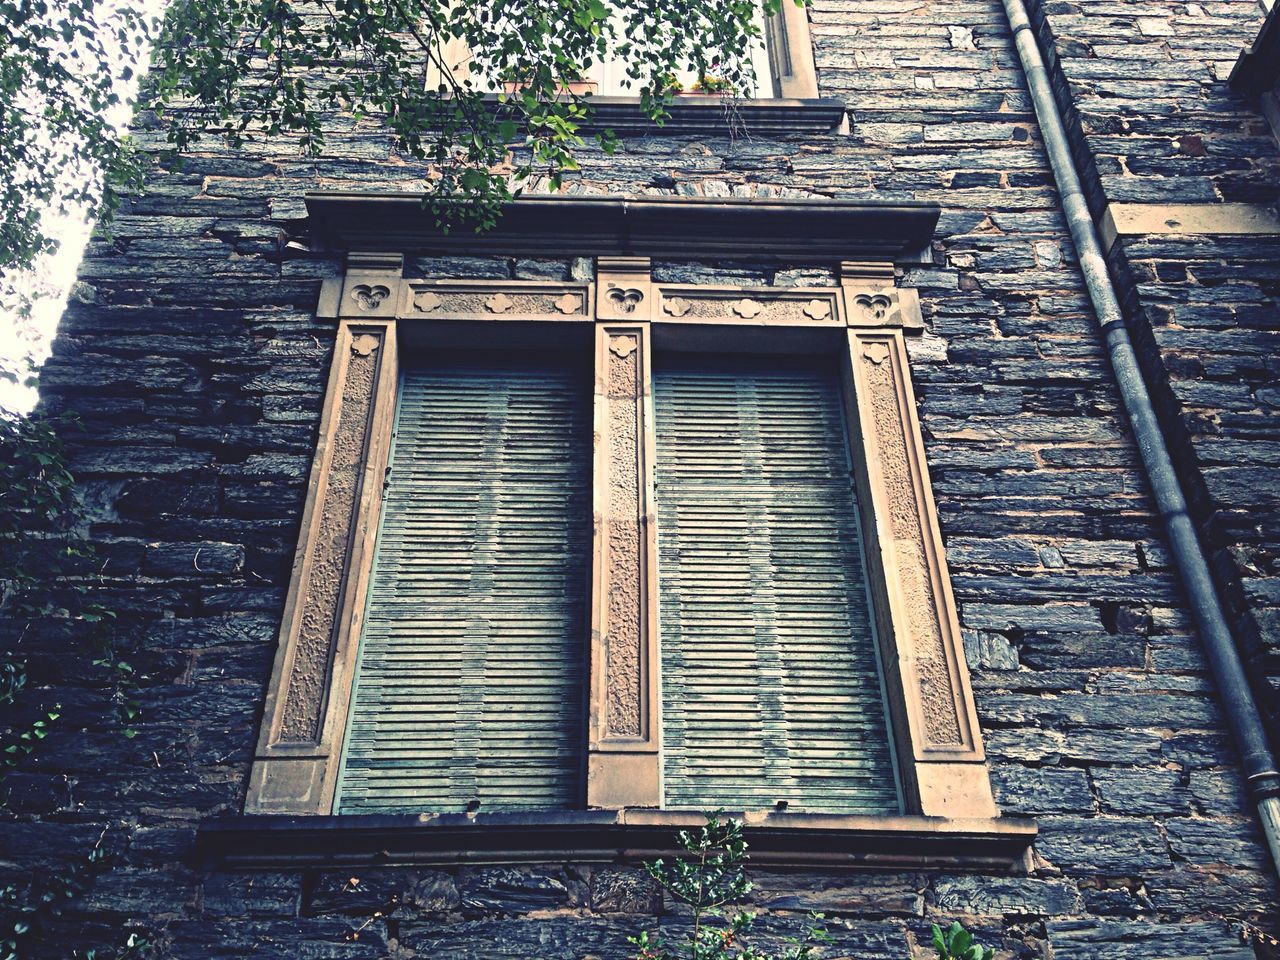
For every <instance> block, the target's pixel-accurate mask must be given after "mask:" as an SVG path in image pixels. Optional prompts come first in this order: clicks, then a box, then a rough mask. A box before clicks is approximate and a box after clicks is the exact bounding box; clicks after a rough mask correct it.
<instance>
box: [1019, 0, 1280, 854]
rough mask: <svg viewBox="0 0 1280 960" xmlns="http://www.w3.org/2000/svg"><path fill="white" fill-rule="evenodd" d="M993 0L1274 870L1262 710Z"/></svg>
mask: <svg viewBox="0 0 1280 960" xmlns="http://www.w3.org/2000/svg"><path fill="white" fill-rule="evenodd" d="M1002 2H1003V3H1004V10H1005V14H1006V16H1007V17H1008V18H1009V26H1010V28H1011V29H1012V30H1013V37H1014V43H1015V45H1016V46H1017V50H1018V58H1019V59H1020V60H1021V61H1022V69H1023V72H1024V73H1025V74H1026V77H1027V86H1028V88H1029V89H1030V91H1031V100H1032V103H1033V105H1034V107H1035V112H1036V119H1037V121H1038V122H1039V124H1040V132H1041V135H1042V137H1043V138H1044V144H1045V149H1046V150H1047V152H1048V154H1049V163H1050V165H1051V166H1052V168H1053V177H1054V180H1055V182H1056V183H1057V187H1058V193H1059V194H1060V195H1061V197H1062V208H1063V212H1064V213H1065V214H1066V217H1067V224H1068V226H1069V227H1070V228H1071V239H1072V240H1073V241H1074V242H1075V246H1076V253H1077V255H1078V256H1079V258H1080V270H1081V272H1082V273H1083V274H1084V282H1085V286H1086V287H1087V288H1088V290H1089V299H1090V300H1092V301H1093V308H1094V310H1095V311H1096V313H1097V316H1098V325H1099V326H1100V327H1101V329H1102V335H1103V339H1104V341H1105V343H1106V347H1107V356H1108V357H1109V358H1110V360H1111V368H1112V370H1113V371H1114V373H1115V378H1116V384H1117V385H1118V386H1119V388H1120V397H1121V399H1122V401H1123V403H1124V408H1125V412H1126V413H1127V414H1128V416H1129V424H1130V426H1131V427H1132V429H1133V435H1134V438H1135V439H1136V440H1137V443H1138V452H1139V453H1140V454H1141V457H1142V463H1143V465H1144V467H1145V468H1146V473H1147V480H1148V482H1149V483H1150V484H1151V495H1152V497H1153V498H1154V499H1155V502H1156V508H1157V509H1158V510H1159V512H1160V516H1161V518H1162V519H1163V520H1164V525H1165V533H1166V535H1167V537H1168V539H1169V547H1170V550H1171V551H1172V553H1173V559H1174V563H1175V564H1176V565H1177V568H1178V572H1179V573H1180V574H1181V576H1182V583H1183V586H1184V587H1185V588H1186V591H1187V597H1188V599H1189V600H1190V602H1191V611H1192V615H1193V617H1194V618H1195V623H1196V627H1197V629H1198V630H1199V633H1200V636H1201V637H1202V638H1203V641H1204V646H1205V654H1206V656H1207V658H1208V660H1209V665H1210V667H1211V669H1212V670H1213V675H1214V679H1215V680H1216V682H1217V686H1218V694H1219V696H1220V697H1221V699H1222V705H1223V707H1224V709H1225V711H1226V714H1227V722H1228V724H1229V725H1230V727H1231V732H1232V734H1233V735H1234V736H1235V741H1236V746H1237V748H1238V749H1239V750H1240V755H1241V762H1242V764H1243V766H1244V773H1245V779H1246V781H1247V783H1248V785H1249V794H1250V797H1251V799H1252V800H1253V802H1254V804H1255V805H1256V806H1257V810H1258V817H1259V819H1260V820H1261V821H1262V830H1263V833H1264V834H1265V835H1266V839H1267V846H1268V847H1270V850H1271V859H1272V862H1273V864H1274V865H1275V867H1276V870H1277V871H1278V872H1280V771H1277V769H1276V761H1275V757H1274V756H1273V755H1272V753H1271V748H1270V746H1269V744H1268V742H1267V734H1266V730H1265V728H1264V727H1263V725H1262V718H1261V717H1260V716H1259V714H1258V707H1257V704H1256V703H1255V702H1254V699H1253V693H1252V692H1251V691H1250V689H1249V680H1248V678H1247V677H1246V676H1245V672H1244V665H1243V664H1242V663H1241V662H1240V653H1239V650H1238V649H1237V648H1236V644H1235V640H1234V639H1233V637H1232V635H1231V628H1230V627H1229V626H1228V625H1227V618H1226V615H1225V614H1224V613H1223V610H1222V604H1221V602H1220V601H1219V599H1218V594H1217V591H1216V590H1215V589H1214V586H1213V579H1212V578H1211V576H1210V574H1209V563H1208V561H1207V560H1206V558H1205V555H1204V552H1203V550H1202V549H1201V547H1200V541H1199V539H1198V538H1197V537H1196V531H1195V527H1194V526H1193V525H1192V523H1191V517H1190V515H1189V514H1188V513H1187V501H1186V498H1185V497H1184V496H1183V493H1182V488H1181V486H1180V485H1179V483H1178V477H1177V474H1176V473H1175V472H1174V469H1173V460H1172V459H1171V458H1170V456H1169V449H1168V447H1167V446H1166V445H1165V441H1164V434H1163V433H1162V432H1161V430H1160V424H1159V422H1158V421H1157V420H1156V413H1155V409H1154V408H1153V407H1152V406H1151V395H1150V393H1149V392H1148V391H1147V384H1146V382H1145V381H1144V380H1143V379H1142V373H1141V369H1140V368H1139V366H1138V358H1137V356H1136V355H1135V353H1134V350H1133V343H1132V342H1131V341H1130V339H1129V332H1128V330H1126V329H1125V325H1124V314H1123V313H1122V312H1121V309H1120V301H1119V299H1118V298H1117V297H1116V291H1115V287H1114V286H1112V283H1111V276H1110V274H1109V273H1108V272H1107V262H1106V259H1105V258H1104V257H1103V254H1102V243H1101V242H1100V240H1099V239H1098V230H1097V227H1096V225H1095V224H1094V222H1093V217H1092V216H1091V215H1090V214H1089V207H1088V205H1087V204H1086V203H1085V199H1084V190H1083V188H1082V187H1081V185H1080V175H1079V173H1078V172H1077V171H1076V167H1075V163H1074V161H1073V160H1072V157H1071V151H1070V149H1069V147H1068V144H1067V132H1066V129H1065V128H1064V127H1063V125H1062V116H1061V115H1060V114H1059V113H1058V105H1057V102H1056V101H1055V100H1054V98H1053V89H1052V87H1051V86H1050V84H1049V74H1048V71H1046V70H1045V66H1044V60H1043V59H1042V58H1041V56H1040V47H1039V45H1038V43H1037V40H1036V36H1035V31H1034V30H1032V29H1031V21H1030V18H1029V17H1028V16H1027V8H1026V5H1025V4H1024V2H1023V0H1002Z"/></svg>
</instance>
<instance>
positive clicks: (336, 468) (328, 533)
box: [280, 284, 389, 743]
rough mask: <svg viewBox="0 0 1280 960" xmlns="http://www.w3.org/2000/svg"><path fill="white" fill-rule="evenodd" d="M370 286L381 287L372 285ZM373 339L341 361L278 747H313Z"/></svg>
mask: <svg viewBox="0 0 1280 960" xmlns="http://www.w3.org/2000/svg"><path fill="white" fill-rule="evenodd" d="M363 286H365V285H364V284H362V285H361V287H363ZM357 289H359V288H357ZM378 289H380V290H386V289H387V288H386V287H382V286H379V287H378ZM388 292H389V291H388ZM383 295H384V296H385V295H386V294H383ZM380 339H381V338H380V336H378V335H376V334H371V333H361V334H358V335H356V336H355V337H353V338H352V341H351V358H350V359H349V360H348V361H347V365H346V375H345V378H344V381H343V385H342V400H341V402H340V406H339V408H338V409H339V411H340V412H339V415H338V429H337V430H336V431H335V433H334V437H333V452H332V454H331V455H330V460H329V463H328V472H327V474H326V477H325V480H324V488H323V491H322V492H321V493H320V497H321V502H322V503H323V506H322V507H321V509H320V524H319V530H318V532H317V536H316V539H315V543H316V550H315V553H314V554H313V557H312V561H311V567H310V571H309V575H308V576H307V578H306V581H305V583H304V584H303V597H302V599H301V602H300V604H299V605H300V607H301V609H302V615H301V622H300V624H299V627H298V639H297V644H296V646H295V648H294V656H293V663H292V666H291V669H290V671H289V679H288V682H287V683H286V686H285V690H286V694H285V703H284V711H283V714H282V716H281V721H280V739H281V740H282V741H285V742H303V743H314V742H316V741H317V740H318V739H319V737H320V723H321V719H322V709H323V706H324V701H325V697H326V694H327V692H328V683H329V659H330V657H331V656H332V653H333V633H334V629H335V627H336V623H337V619H338V614H339V611H340V607H339V603H340V600H341V595H342V588H343V586H344V583H345V575H346V567H347V552H348V551H347V544H348V542H349V541H350V539H351V528H352V526H353V524H354V519H355V509H356V503H357V501H358V500H359V494H360V474H361V473H362V472H363V469H364V462H365V457H366V456H367V454H368V440H369V421H370V416H371V414H372V412H373V396H374V390H375V388H376V386H377V382H378V360H377V357H376V356H375V351H376V350H377V349H378V346H379V344H380Z"/></svg>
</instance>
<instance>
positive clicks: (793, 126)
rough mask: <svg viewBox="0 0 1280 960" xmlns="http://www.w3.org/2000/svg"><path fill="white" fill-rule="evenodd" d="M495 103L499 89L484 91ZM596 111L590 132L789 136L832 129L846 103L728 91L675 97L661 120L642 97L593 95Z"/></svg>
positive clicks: (487, 99)
mask: <svg viewBox="0 0 1280 960" xmlns="http://www.w3.org/2000/svg"><path fill="white" fill-rule="evenodd" d="M484 99H485V102H486V103H487V104H489V105H490V107H491V108H492V109H496V108H497V106H498V104H499V99H498V94H496V93H490V94H487V95H486V96H485V98H484ZM589 101H590V104H591V107H592V110H593V113H592V116H591V119H590V120H589V121H588V122H586V123H584V124H583V129H584V130H586V131H587V132H599V131H602V130H612V131H613V132H614V133H615V134H617V135H618V136H620V137H637V136H653V137H671V136H685V135H688V134H701V135H711V136H721V137H728V136H745V137H786V136H793V135H800V134H823V133H831V132H832V131H834V130H835V129H836V128H837V127H839V126H840V124H842V123H843V122H844V116H845V104H844V101H843V100H837V99H835V98H834V97H819V98H815V99H812V100H794V99H783V98H781V97H774V98H770V99H761V100H732V99H726V98H723V97H716V96H705V97H676V98H675V100H674V101H672V103H671V106H670V107H669V108H668V112H669V113H670V114H671V116H670V117H669V118H668V119H667V121H666V122H665V123H664V124H662V126H658V125H657V124H656V123H654V122H653V121H652V120H650V119H649V118H648V117H647V116H645V115H644V113H642V112H641V110H640V98H639V97H597V96H592V97H590V98H589Z"/></svg>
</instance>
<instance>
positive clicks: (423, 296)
mask: <svg viewBox="0 0 1280 960" xmlns="http://www.w3.org/2000/svg"><path fill="white" fill-rule="evenodd" d="M443 302H444V301H443V300H441V299H440V298H439V297H438V296H436V295H435V294H434V293H432V292H431V291H430V290H419V291H418V292H417V293H415V294H414V295H413V309H414V310H416V311H418V313H433V312H434V311H436V310H439V309H440V304H442V303H443Z"/></svg>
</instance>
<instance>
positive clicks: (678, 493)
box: [654, 361, 899, 814]
mask: <svg viewBox="0 0 1280 960" xmlns="http://www.w3.org/2000/svg"><path fill="white" fill-rule="evenodd" d="M654 398H655V410H656V422H657V441H658V442H657V451H658V463H657V501H658V552H659V591H660V623H661V633H662V689H663V693H662V696H663V701H662V710H663V750H664V766H663V773H664V778H665V787H664V789H665V795H666V797H665V799H666V805H667V806H669V807H696V808H699V809H703V810H712V809H716V808H721V807H722V808H725V809H729V810H735V809H736V810H743V809H760V808H766V807H769V808H771V807H773V806H774V805H775V804H776V803H777V802H778V801H780V800H785V801H787V803H788V809H789V810H791V811H806V810H807V811H822V812H842V813H867V814H883V813H896V812H898V810H899V803H898V797H897V788H896V784H895V780H894V775H893V768H892V760H891V756H890V750H889V741H888V735H887V731H886V725H885V714H884V705H883V697H882V692H881V684H880V677H879V671H878V669H877V664H876V657H875V651H874V647H873V637H872V630H871V617H870V611H869V609H868V599H867V589H866V582H865V573H864V569H863V560H862V552H861V547H860V544H859V533H858V525H857V520H856V517H855V514H854V509H855V504H854V491H853V487H852V483H851V480H850V474H849V463H848V453H847V439H846V435H845V431H844V423H843V415H842V411H841V406H840V395H839V386H838V383H837V381H836V379H835V376H834V373H833V372H830V371H828V370H826V369H820V368H819V367H817V366H816V365H814V366H805V365H798V364H785V363H781V362H777V363H773V364H772V365H771V366H768V367H766V366H763V365H759V364H746V363H744V364H738V365H733V364H724V365H716V366H703V367H693V366H688V365H681V364H678V363H675V362H674V361H673V364H672V365H663V366H658V367H655V372H654Z"/></svg>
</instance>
